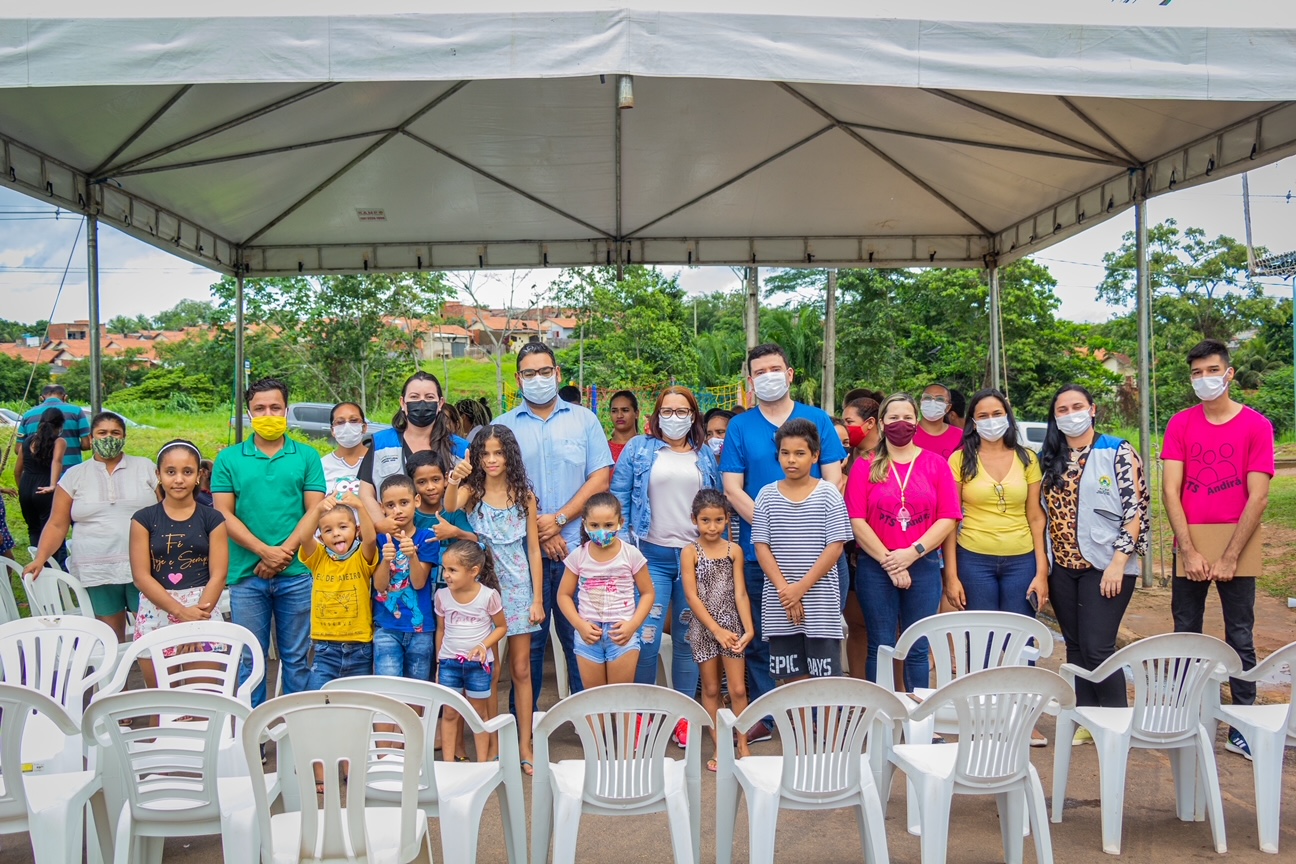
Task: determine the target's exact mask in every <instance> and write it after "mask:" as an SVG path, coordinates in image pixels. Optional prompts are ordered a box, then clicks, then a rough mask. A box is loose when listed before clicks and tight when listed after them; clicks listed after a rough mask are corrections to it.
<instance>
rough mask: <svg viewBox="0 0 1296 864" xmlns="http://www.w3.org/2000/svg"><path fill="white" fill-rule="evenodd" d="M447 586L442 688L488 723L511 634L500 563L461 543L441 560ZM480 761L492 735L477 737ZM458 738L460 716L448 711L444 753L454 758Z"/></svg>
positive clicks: (440, 629) (440, 633)
mask: <svg viewBox="0 0 1296 864" xmlns="http://www.w3.org/2000/svg"><path fill="white" fill-rule="evenodd" d="M441 575H442V577H443V578H444V579H445V582H446V587H445V588H442V589H441V590H439V591H437V592H436V597H435V598H434V600H433V605H434V607H435V610H436V617H437V630H436V634H437V659H438V661H439V662H438V664H437V683H439V684H441V685H442V686H444V687H449V688H450V689H451V690H457V691H459V692H461V693H463V694H464V695H465V696H466V697H468V701H469V703H471V704H472V706H473V708H475V709H476V711H477V713H478V714H479V715H480V716H481V717H482V718H484V719H489V718H490V716H491V714H490V695H491V665H492V664H493V663H494V661H495V650H494V649H495V646H496V645H498V644H499V641H500V640H501V639H503V638H504V636H505V634H506V633H508V627H507V626H506V625H505V623H504V604H503V602H502V601H501V600H500V593H499V581H498V580H497V579H496V577H495V562H494V561H493V560H492V559H491V556H490V555H489V554H488V553H487V552H486V550H485V549H484V548H482V546H481V545H479V544H477V543H473V542H471V541H468V540H459V541H457V542H455V544H454V545H453V546H451V547H450V548H449V549H447V550H446V551H445V552H443V553H442V555H441ZM474 737H475V740H476V745H477V761H478V762H485V761H486V759H487V757H488V754H489V752H490V735H489V734H484V733H483V734H481V735H476V736H474ZM458 739H459V715H458V714H457V713H456V712H454V711H452V710H449V709H446V710H445V711H444V713H443V714H442V717H441V752H442V753H443V754H444V758H447V759H450V758H453V754H454V752H455V746H456V744H457V742H458Z"/></svg>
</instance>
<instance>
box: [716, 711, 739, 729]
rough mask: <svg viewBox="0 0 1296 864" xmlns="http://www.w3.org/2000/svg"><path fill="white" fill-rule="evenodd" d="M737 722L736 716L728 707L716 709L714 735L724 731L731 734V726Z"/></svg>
mask: <svg viewBox="0 0 1296 864" xmlns="http://www.w3.org/2000/svg"><path fill="white" fill-rule="evenodd" d="M737 724H738V717H737V715H735V714H734V713H733V711H732V710H730V709H728V708H721V709H719V710H718V711H716V735H717V736H723V735H724V734H725V733H726V732H728V733H730V734H733V728H734V726H736V725H737Z"/></svg>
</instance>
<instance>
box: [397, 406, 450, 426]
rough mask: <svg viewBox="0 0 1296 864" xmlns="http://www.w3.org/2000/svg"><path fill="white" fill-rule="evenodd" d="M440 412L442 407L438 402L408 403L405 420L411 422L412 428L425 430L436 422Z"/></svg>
mask: <svg viewBox="0 0 1296 864" xmlns="http://www.w3.org/2000/svg"><path fill="white" fill-rule="evenodd" d="M440 410H441V406H440V405H439V404H437V403H436V402H407V403H406V404H405V418H406V419H407V420H409V422H410V425H411V426H417V427H419V428H420V429H425V428H427V427H428V426H431V425H432V423H433V421H435V420H436V418H437V412H438V411H440Z"/></svg>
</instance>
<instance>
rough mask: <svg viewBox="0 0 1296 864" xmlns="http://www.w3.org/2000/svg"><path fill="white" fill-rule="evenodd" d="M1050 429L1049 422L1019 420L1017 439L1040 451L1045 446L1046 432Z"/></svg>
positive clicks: (1025, 445)
mask: <svg viewBox="0 0 1296 864" xmlns="http://www.w3.org/2000/svg"><path fill="white" fill-rule="evenodd" d="M1047 429H1048V424H1047V423H1031V422H1028V421H1024V420H1019V421H1018V422H1017V441H1018V442H1019V443H1020V444H1021V445H1022V446H1023V447H1028V448H1030V449H1031V450H1034V451H1035V452H1036V453H1038V452H1040V448H1041V447H1043V446H1044V433H1045V431H1047Z"/></svg>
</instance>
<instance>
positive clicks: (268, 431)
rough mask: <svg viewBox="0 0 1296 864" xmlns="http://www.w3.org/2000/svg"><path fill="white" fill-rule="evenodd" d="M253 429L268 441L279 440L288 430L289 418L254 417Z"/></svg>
mask: <svg viewBox="0 0 1296 864" xmlns="http://www.w3.org/2000/svg"><path fill="white" fill-rule="evenodd" d="M252 431H253V432H255V433H256V434H257V435H259V436H260V437H262V438H264V439H265V440H267V441H278V440H279V439H280V438H282V437H283V436H284V435H285V434H286V433H287V432H288V418H287V417H253V418H252Z"/></svg>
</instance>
